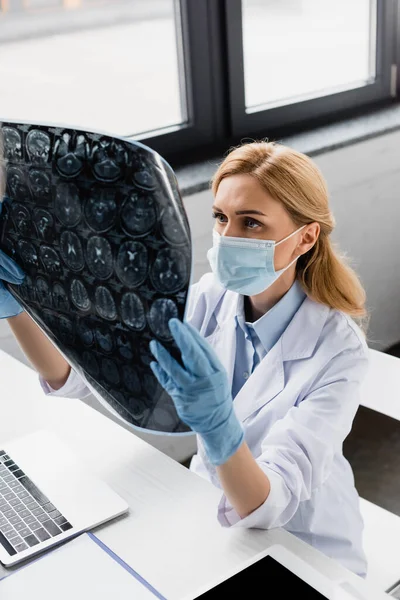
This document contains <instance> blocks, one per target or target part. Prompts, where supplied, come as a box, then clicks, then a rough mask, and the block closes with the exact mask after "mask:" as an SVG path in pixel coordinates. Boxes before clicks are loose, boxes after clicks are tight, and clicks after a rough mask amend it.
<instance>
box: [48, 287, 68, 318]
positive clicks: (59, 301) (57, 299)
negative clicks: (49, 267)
mask: <svg viewBox="0 0 400 600" xmlns="http://www.w3.org/2000/svg"><path fill="white" fill-rule="evenodd" d="M52 297H53V307H54V308H55V309H56V310H60V311H62V312H68V311H69V309H70V305H69V300H68V295H67V292H66V291H65V288H64V286H62V285H61V283H55V284H54V285H53V293H52Z"/></svg>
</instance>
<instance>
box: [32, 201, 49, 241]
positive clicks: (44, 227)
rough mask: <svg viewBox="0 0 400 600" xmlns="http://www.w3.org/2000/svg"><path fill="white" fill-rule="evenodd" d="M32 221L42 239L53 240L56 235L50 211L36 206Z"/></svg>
mask: <svg viewBox="0 0 400 600" xmlns="http://www.w3.org/2000/svg"><path fill="white" fill-rule="evenodd" d="M32 221H33V223H34V224H35V227H36V231H37V233H38V236H39V237H40V238H41V239H42V240H45V241H49V242H52V241H53V237H54V230H53V225H54V220H53V217H52V215H51V214H50V213H49V211H48V210H45V209H43V208H34V209H33V214H32Z"/></svg>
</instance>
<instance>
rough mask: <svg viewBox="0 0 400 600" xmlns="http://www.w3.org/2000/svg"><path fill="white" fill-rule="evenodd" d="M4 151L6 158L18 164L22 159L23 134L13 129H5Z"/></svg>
mask: <svg viewBox="0 0 400 600" xmlns="http://www.w3.org/2000/svg"><path fill="white" fill-rule="evenodd" d="M3 134H4V151H5V158H6V159H7V160H12V161H14V162H18V161H20V160H21V159H22V139H21V134H20V133H19V131H18V130H17V129H14V128H13V127H4V129H3Z"/></svg>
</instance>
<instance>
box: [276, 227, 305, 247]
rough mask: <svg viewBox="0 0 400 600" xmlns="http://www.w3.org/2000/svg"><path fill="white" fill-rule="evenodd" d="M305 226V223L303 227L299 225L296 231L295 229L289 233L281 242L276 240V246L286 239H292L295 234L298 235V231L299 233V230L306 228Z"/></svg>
mask: <svg viewBox="0 0 400 600" xmlns="http://www.w3.org/2000/svg"><path fill="white" fill-rule="evenodd" d="M304 227H305V225H303V226H302V227H299V228H298V229H296V231H293V232H292V233H290V234H289V235H287V236H286V237H285V238H283V240H281V241H280V242H275V246H279V244H283V242H286V240H290V238H291V237H293V236H294V235H296V233H299V231H301V230H302V229H304Z"/></svg>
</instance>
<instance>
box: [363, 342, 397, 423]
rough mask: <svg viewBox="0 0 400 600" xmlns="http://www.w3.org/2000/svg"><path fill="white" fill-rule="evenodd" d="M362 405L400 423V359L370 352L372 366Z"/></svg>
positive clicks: (373, 351)
mask: <svg viewBox="0 0 400 600" xmlns="http://www.w3.org/2000/svg"><path fill="white" fill-rule="evenodd" d="M361 404H362V405H363V406H365V407H366V408H371V409H372V410H376V411H377V412H380V413H382V414H384V415H387V416H388V417H392V418H393V419H397V420H398V421H400V359H398V358H396V357H395V356H390V355H389V354H385V353H383V352H378V351H377V350H370V366H369V370H368V374H367V376H366V378H365V380H364V383H363V386H362V391H361Z"/></svg>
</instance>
